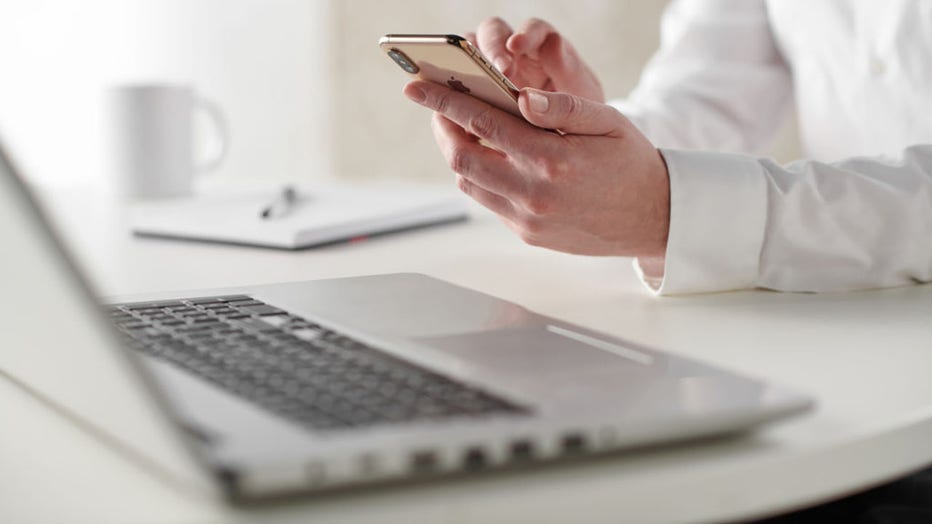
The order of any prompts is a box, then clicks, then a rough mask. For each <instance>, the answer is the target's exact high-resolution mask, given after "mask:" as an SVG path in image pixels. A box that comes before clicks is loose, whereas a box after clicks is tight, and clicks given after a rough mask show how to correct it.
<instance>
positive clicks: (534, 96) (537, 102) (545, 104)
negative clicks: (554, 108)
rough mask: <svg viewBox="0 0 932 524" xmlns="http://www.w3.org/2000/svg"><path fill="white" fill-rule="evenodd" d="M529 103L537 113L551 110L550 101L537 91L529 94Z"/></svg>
mask: <svg viewBox="0 0 932 524" xmlns="http://www.w3.org/2000/svg"><path fill="white" fill-rule="evenodd" d="M527 103H528V106H530V108H531V111H534V112H535V113H546V112H547V110H548V109H550V99H549V98H547V97H546V96H544V95H543V94H541V93H539V92H537V91H528V92H527Z"/></svg>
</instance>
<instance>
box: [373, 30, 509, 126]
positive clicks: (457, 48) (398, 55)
mask: <svg viewBox="0 0 932 524" xmlns="http://www.w3.org/2000/svg"><path fill="white" fill-rule="evenodd" d="M379 47H381V48H382V50H383V51H385V53H386V54H388V56H389V58H391V59H392V60H394V62H395V63H396V64H398V67H400V68H401V69H402V70H404V71H405V72H406V73H408V75H410V76H411V77H413V78H418V79H421V80H427V81H430V82H435V83H438V84H441V85H446V86H449V87H450V88H452V89H455V90H457V91H460V92H463V93H468V94H470V95H472V96H474V97H476V98H479V99H480V100H484V101H485V102H488V103H489V104H492V105H493V106H495V107H497V108H499V109H502V110H504V111H507V112H509V113H511V114H513V115H517V116H519V117H521V111H519V110H518V88H517V87H515V85H514V84H513V83H511V80H508V78H506V77H505V75H503V74H502V73H501V72H500V71H499V70H498V69H496V68H495V66H493V65H492V63H491V62H489V61H488V60H487V59H486V58H485V57H484V56H482V53H481V52H479V49H477V48H476V46H474V45H472V44H471V43H470V42H469V40H466V39H465V38H463V37H461V36H458V35H385V36H383V37H382V38H381V39H380V40H379ZM522 118H523V117H522Z"/></svg>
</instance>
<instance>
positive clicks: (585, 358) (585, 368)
mask: <svg viewBox="0 0 932 524" xmlns="http://www.w3.org/2000/svg"><path fill="white" fill-rule="evenodd" d="M419 341H420V342H423V343H426V344H427V345H429V346H431V347H432V348H434V349H437V350H438V351H440V352H442V353H444V354H446V355H449V356H454V357H457V358H458V359H460V360H462V361H463V364H464V365H465V366H468V367H470V368H473V369H475V370H477V371H482V372H483V374H484V375H486V376H489V377H493V376H494V377H502V378H508V379H509V380H516V379H518V380H520V379H521V378H524V377H526V378H528V379H531V380H534V381H540V379H541V378H555V377H560V376H567V375H569V376H579V375H580V374H585V373H588V372H593V371H599V372H604V371H609V370H612V371H615V372H623V371H624V370H626V369H627V370H629V372H633V373H643V372H644V370H645V369H644V368H645V367H646V366H650V365H651V364H652V363H653V360H654V358H655V357H654V355H652V354H650V353H646V352H644V351H641V350H635V349H632V348H628V347H625V346H623V345H621V344H618V343H615V342H610V341H607V340H603V339H600V338H596V337H593V336H591V335H587V334H584V333H580V332H578V331H574V330H572V329H571V328H565V327H562V326H554V325H540V326H534V327H526V328H515V329H499V330H494V331H486V332H481V333H471V334H466V335H453V336H445V337H428V338H422V339H420V340H419Z"/></svg>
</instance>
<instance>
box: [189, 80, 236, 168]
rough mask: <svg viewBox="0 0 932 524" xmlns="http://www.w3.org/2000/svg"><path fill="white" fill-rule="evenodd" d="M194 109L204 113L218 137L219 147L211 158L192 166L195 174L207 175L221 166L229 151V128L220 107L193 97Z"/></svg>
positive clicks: (203, 99) (199, 97)
mask: <svg viewBox="0 0 932 524" xmlns="http://www.w3.org/2000/svg"><path fill="white" fill-rule="evenodd" d="M194 107H195V108H196V109H199V110H201V111H203V112H204V114H206V115H207V117H208V119H209V120H210V121H211V122H212V123H213V128H214V131H215V132H216V135H217V137H219V142H220V147H218V148H217V153H216V154H215V155H213V157H212V158H208V159H206V160H204V161H202V162H200V163H198V164H196V165H195V166H194V171H195V172H196V173H207V172H209V171H213V170H215V169H217V168H218V167H220V165H221V164H223V160H224V159H225V158H226V156H227V152H228V151H229V150H230V127H229V126H228V125H227V118H226V115H224V113H223V110H221V109H220V106H218V105H217V104H215V103H214V102H212V101H210V100H208V99H206V98H204V97H201V96H197V95H195V96H194Z"/></svg>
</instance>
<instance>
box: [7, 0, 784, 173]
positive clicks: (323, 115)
mask: <svg viewBox="0 0 932 524" xmlns="http://www.w3.org/2000/svg"><path fill="white" fill-rule="evenodd" d="M666 3H667V0H575V1H573V2H568V1H565V0H533V1H532V0H470V1H469V2H466V1H463V0H406V1H404V2H385V1H383V0H148V1H147V0H82V1H80V2H78V1H73V0H0V64H2V69H0V136H3V137H5V140H6V141H8V142H9V143H11V145H12V146H13V149H14V151H15V153H16V155H17V157H18V158H19V159H20V160H21V163H22V164H23V165H24V167H25V168H26V169H27V170H28V172H29V174H30V175H31V176H32V177H33V178H34V179H37V180H38V181H40V182H42V183H55V184H84V183H87V182H89V181H90V182H93V181H102V180H103V178H104V172H105V169H104V166H105V165H106V163H105V162H104V160H103V156H102V141H103V139H102V138H101V137H102V129H101V118H100V117H101V110H102V108H101V104H100V102H101V96H100V92H101V90H102V88H103V87H104V86H105V85H108V84H111V83H113V82H123V81H141V80H175V81H183V82H191V83H194V84H195V85H197V87H198V88H199V89H200V90H201V91H202V92H203V93H204V94H206V95H207V96H209V97H212V98H215V99H216V100H217V101H219V103H220V104H221V105H222V106H223V107H225V108H226V111H227V113H228V114H229V119H230V121H231V127H232V131H233V133H232V134H233V146H232V149H231V155H230V157H229V162H228V163H227V164H226V166H225V168H224V169H223V171H222V172H221V173H219V174H218V175H217V176H218V177H220V178H223V177H231V178H254V179H268V180H274V181H280V180H284V179H304V178H314V177H326V176H330V175H336V176H339V177H346V178H383V179H397V178H415V179H420V180H436V181H445V180H450V179H451V176H450V173H449V170H448V169H447V168H446V166H445V164H444V163H443V161H442V159H441V157H440V155H439V153H438V152H437V151H436V148H435V147H434V145H433V141H432V139H431V136H430V128H429V124H428V122H429V116H428V113H427V112H426V110H424V109H423V108H420V107H417V106H415V105H414V104H411V103H410V102H408V101H407V100H406V99H404V98H403V97H402V95H401V93H400V90H401V87H402V86H403V84H404V82H405V77H404V75H403V74H401V72H400V71H399V70H398V69H397V67H396V66H395V65H394V64H393V63H392V62H391V61H390V60H388V59H387V58H386V57H385V56H383V54H382V53H381V52H380V51H379V49H378V46H377V41H378V38H379V36H381V35H382V34H384V33H392V32H395V33H398V32H425V33H438V32H439V33H447V32H465V31H468V30H470V29H472V28H474V27H475V26H476V25H477V24H478V22H479V21H480V20H481V19H482V18H483V17H485V16H488V15H493V14H494V15H500V16H503V17H505V18H506V19H507V20H509V21H511V22H512V23H514V24H517V23H520V21H522V20H524V19H526V18H527V17H530V16H539V17H543V18H546V19H548V20H551V21H552V22H553V23H554V24H555V25H556V26H557V27H558V28H559V29H561V30H562V31H563V32H564V33H565V34H567V35H568V36H569V37H570V38H571V39H572V41H573V42H574V43H575V44H576V46H577V47H578V48H579V50H580V51H581V52H582V54H583V56H585V57H586V58H587V60H588V61H589V62H590V64H592V66H593V67H594V68H595V70H596V71H597V72H598V73H599V74H600V76H601V77H602V79H603V83H604V85H605V88H606V91H607V94H608V95H609V96H621V95H624V94H625V93H627V92H628V90H630V89H631V88H632V87H633V86H634V84H635V82H636V81H637V77H638V73H639V72H640V70H641V68H642V67H643V65H644V63H645V62H646V61H647V59H648V58H649V57H650V55H651V53H652V52H653V50H654V49H655V48H656V46H657V43H658V20H659V17H660V14H661V12H662V10H663V7H664V6H665V5H666ZM775 154H776V155H777V157H778V158H781V159H790V158H794V157H795V156H796V155H797V149H796V148H795V136H794V135H793V134H792V133H791V134H785V136H784V138H783V140H782V142H781V143H780V144H779V145H778V147H777V148H776V149H775Z"/></svg>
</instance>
